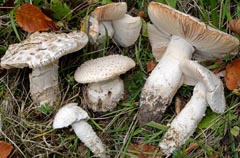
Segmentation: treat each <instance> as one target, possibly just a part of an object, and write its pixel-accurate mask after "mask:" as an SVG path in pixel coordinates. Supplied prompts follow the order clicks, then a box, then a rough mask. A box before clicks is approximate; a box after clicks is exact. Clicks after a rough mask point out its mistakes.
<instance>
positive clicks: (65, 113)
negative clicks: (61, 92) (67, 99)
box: [53, 103, 89, 129]
mask: <svg viewBox="0 0 240 158" xmlns="http://www.w3.org/2000/svg"><path fill="white" fill-rule="evenodd" d="M77 105H78V103H69V104H67V105H65V106H63V107H62V108H61V109H60V110H59V111H58V112H57V114H56V115H55V117H54V120H53V128H54V129H56V128H63V127H68V126H70V125H71V124H73V123H75V122H78V121H80V120H86V121H87V120H88V119H89V116H88V114H87V112H86V111H84V110H83V109H82V108H81V107H79V106H77Z"/></svg>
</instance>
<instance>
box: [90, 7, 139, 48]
mask: <svg viewBox="0 0 240 158" xmlns="http://www.w3.org/2000/svg"><path fill="white" fill-rule="evenodd" d="M126 13H127V4H126V2H118V3H110V4H107V5H103V6H100V7H97V8H96V9H95V10H94V11H93V13H92V16H90V18H89V23H90V26H89V35H90V37H91V40H90V41H91V43H93V44H99V43H103V42H104V41H105V40H106V39H107V38H106V37H108V38H110V39H111V38H112V37H114V40H115V42H116V43H117V44H119V45H120V46H122V47H128V46H131V45H133V44H134V43H135V42H136V40H137V39H138V36H139V34H140V30H141V26H142V24H141V18H140V17H132V16H130V15H128V14H126Z"/></svg>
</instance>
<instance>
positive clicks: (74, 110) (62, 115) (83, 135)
mask: <svg viewBox="0 0 240 158" xmlns="http://www.w3.org/2000/svg"><path fill="white" fill-rule="evenodd" d="M88 119H89V116H88V114H87V112H86V111H84V110H83V109H82V108H80V107H79V106H77V103H69V104H67V105H65V106H63V107H62V108H61V109H60V110H59V111H58V112H57V114H56V115H55V117H54V120H53V128H54V129H59V128H64V127H68V126H70V125H71V126H72V128H73V130H74V132H75V133H76V135H77V136H78V138H79V139H80V140H81V141H82V142H83V143H84V144H85V145H86V146H87V147H88V148H89V149H90V150H91V151H92V152H93V153H94V155H95V156H97V157H101V158H107V155H106V150H105V147H104V144H103V143H102V141H101V139H100V138H99V137H98V136H97V134H96V133H95V132H94V130H93V129H92V127H91V126H90V125H89V124H88V123H87V120H88Z"/></svg>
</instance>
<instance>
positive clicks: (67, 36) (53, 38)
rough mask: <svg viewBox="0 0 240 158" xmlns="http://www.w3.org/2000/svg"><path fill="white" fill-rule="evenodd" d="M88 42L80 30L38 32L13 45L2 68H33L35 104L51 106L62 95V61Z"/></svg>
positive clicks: (33, 96)
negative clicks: (59, 67) (59, 80)
mask: <svg viewBox="0 0 240 158" xmlns="http://www.w3.org/2000/svg"><path fill="white" fill-rule="evenodd" d="M87 42H88V36H87V35H86V34H85V33H83V32H79V31H74V32H70V33H54V32H42V33H39V32H35V33H33V34H31V35H30V36H29V37H28V38H27V39H25V40H24V41H22V43H18V44H12V45H10V46H9V48H8V50H7V51H6V53H5V55H4V56H3V57H2V58H1V66H2V67H3V68H6V69H10V68H24V67H29V68H32V73H31V74H30V75H29V80H30V93H31V97H32V100H33V102H35V103H37V104H44V103H49V104H50V105H51V104H52V103H53V102H55V101H56V100H57V99H58V97H59V96H60V92H59V88H58V59H59V58H60V57H62V56H64V55H67V54H69V53H72V52H76V51H78V50H80V49H81V48H83V47H84V46H85V45H86V44H87Z"/></svg>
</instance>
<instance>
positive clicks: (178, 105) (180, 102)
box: [175, 96, 187, 114]
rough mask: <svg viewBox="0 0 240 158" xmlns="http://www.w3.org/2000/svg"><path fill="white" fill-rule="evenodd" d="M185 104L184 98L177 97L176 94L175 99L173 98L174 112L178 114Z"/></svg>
mask: <svg viewBox="0 0 240 158" xmlns="http://www.w3.org/2000/svg"><path fill="white" fill-rule="evenodd" d="M186 104H187V101H186V100H184V99H183V98H181V97H179V96H176V99H175V112H176V113H177V114H179V113H180V112H181V111H182V109H183V108H184V107H185V105H186Z"/></svg>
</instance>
